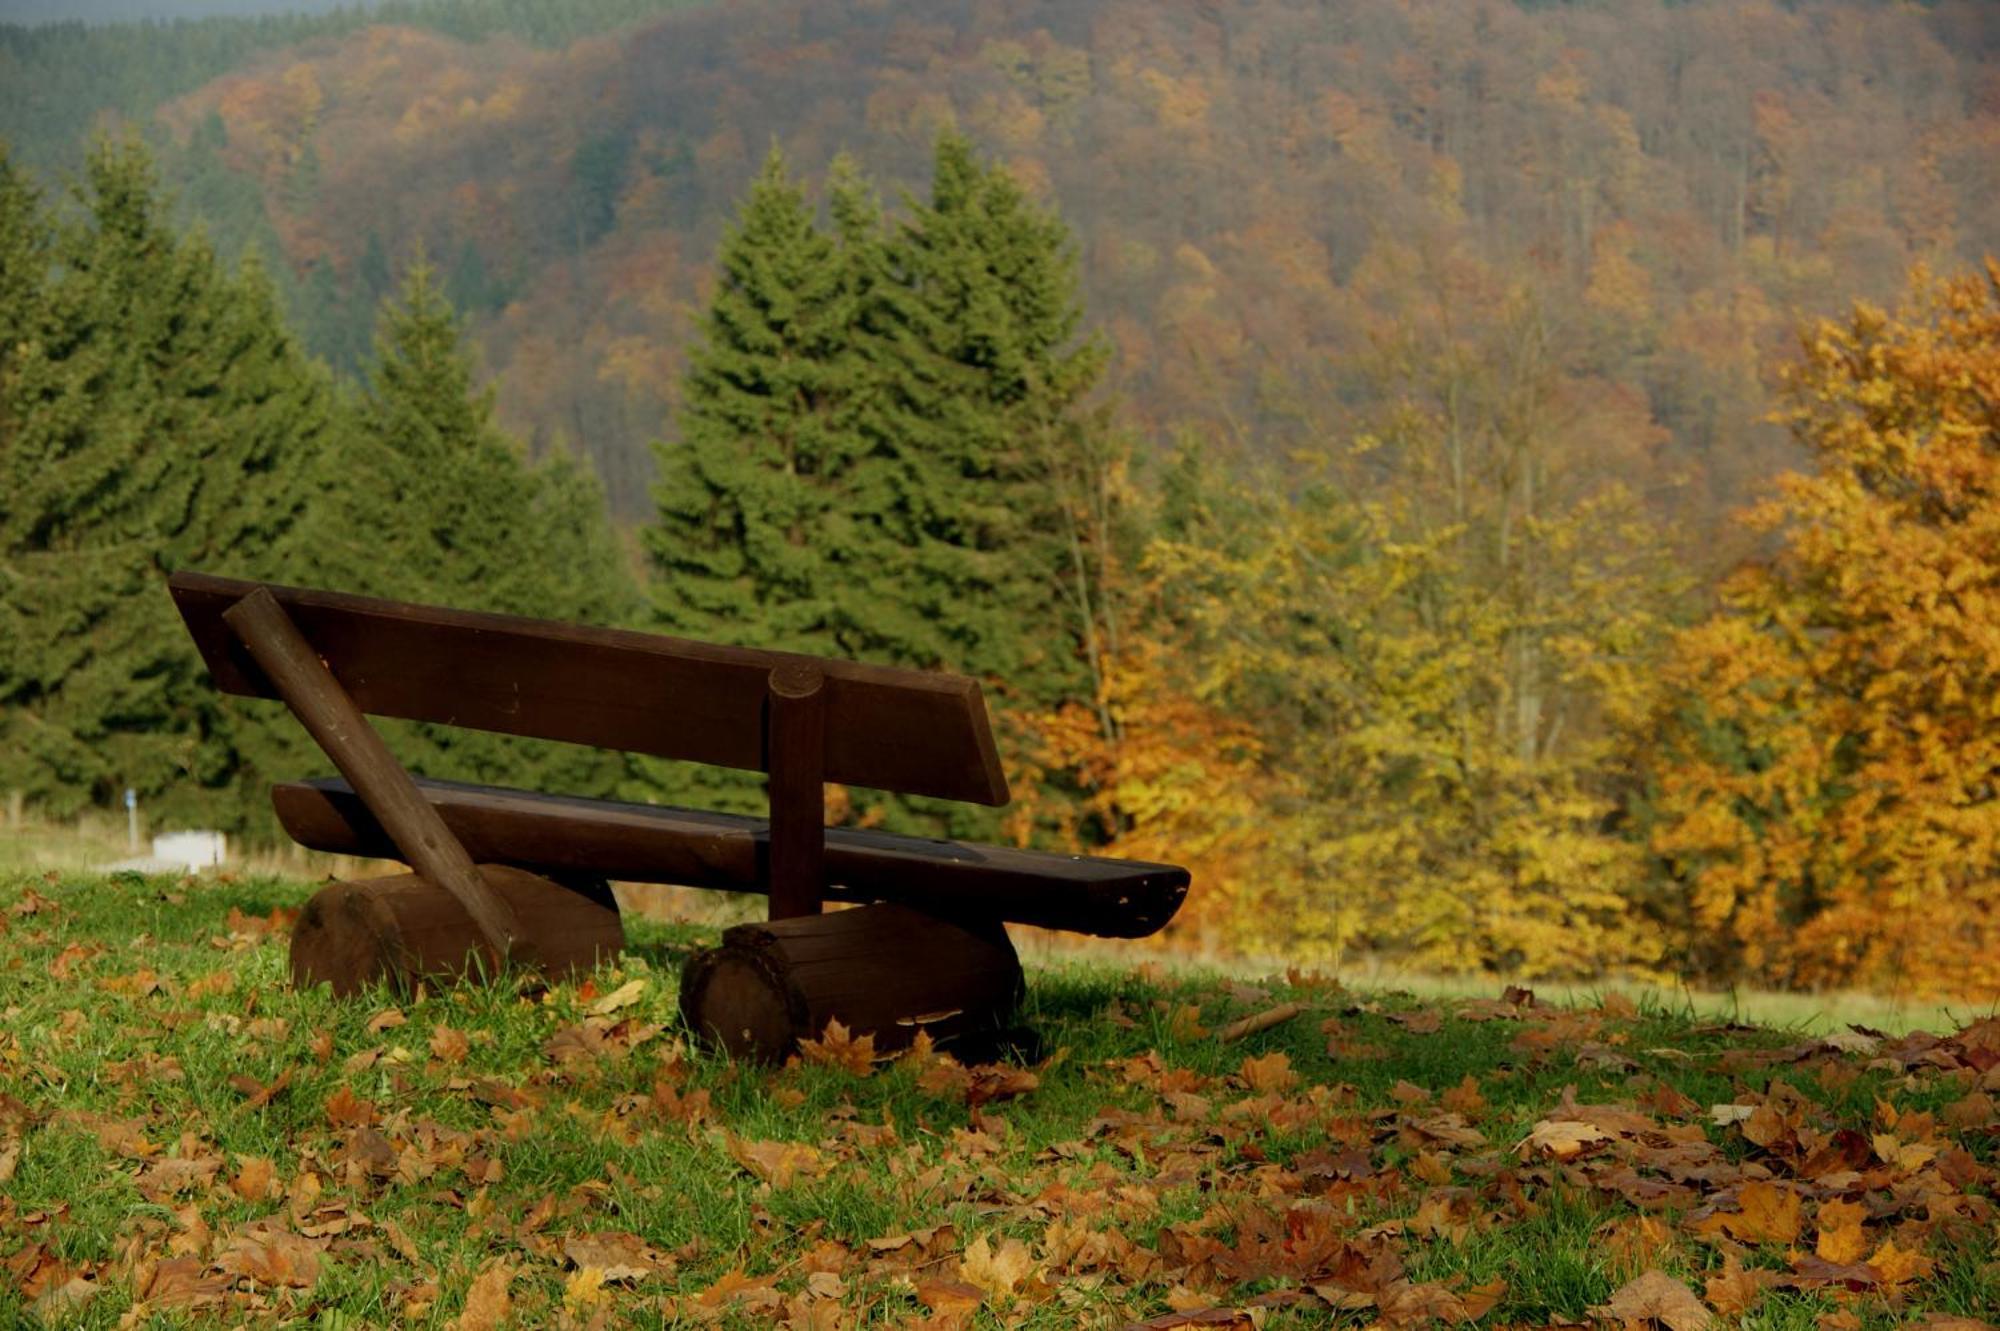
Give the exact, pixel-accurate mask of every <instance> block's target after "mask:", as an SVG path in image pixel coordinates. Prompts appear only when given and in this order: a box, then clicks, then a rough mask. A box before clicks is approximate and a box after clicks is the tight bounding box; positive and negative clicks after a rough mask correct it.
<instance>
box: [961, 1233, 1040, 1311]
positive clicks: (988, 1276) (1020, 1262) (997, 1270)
mask: <svg viewBox="0 0 2000 1331" xmlns="http://www.w3.org/2000/svg"><path fill="white" fill-rule="evenodd" d="M1034 1269H1035V1259H1034V1257H1033V1256H1031V1255H1030V1254H1029V1252H1028V1245H1026V1244H1025V1243H1023V1242H1021V1240H1019V1239H1011V1238H1010V1239H1002V1240H1001V1241H1000V1247H999V1248H998V1250H995V1249H994V1248H993V1247H992V1245H990V1244H989V1243H987V1241H986V1236H985V1235H984V1234H981V1235H980V1236H979V1237H978V1238H976V1239H974V1240H973V1241H972V1242H971V1243H969V1244H967V1245H966V1248H965V1257H964V1259H963V1260H961V1261H960V1262H959V1264H958V1273H959V1275H960V1276H961V1277H963V1278H964V1279H965V1280H967V1281H970V1282H971V1283H972V1284H974V1285H977V1286H979V1288H981V1289H983V1290H985V1291H986V1292H987V1293H988V1294H992V1295H997V1296H999V1297H1001V1298H1003V1299H1004V1298H1007V1297H1009V1296H1011V1295H1012V1294H1013V1292H1014V1288H1015V1286H1017V1285H1019V1284H1020V1283H1021V1282H1022V1281H1023V1280H1025V1279H1027V1277H1028V1273H1029V1272H1031V1271H1033V1270H1034Z"/></svg>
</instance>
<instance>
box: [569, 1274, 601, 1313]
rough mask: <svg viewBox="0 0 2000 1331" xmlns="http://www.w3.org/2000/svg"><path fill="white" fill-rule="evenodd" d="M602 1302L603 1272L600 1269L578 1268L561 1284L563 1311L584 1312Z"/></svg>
mask: <svg viewBox="0 0 2000 1331" xmlns="http://www.w3.org/2000/svg"><path fill="white" fill-rule="evenodd" d="M602 1302H604V1270H603V1268H602V1267H596V1266H582V1267H578V1268H577V1269H576V1270H575V1271H573V1272H571V1274H570V1276H569V1278H568V1279H567V1280H565V1281H564V1282H563V1307H564V1309H565V1310H567V1311H569V1312H572V1313H576V1312H584V1311H588V1310H589V1309H591V1308H594V1307H596V1306H597V1305H598V1304H600V1303H602Z"/></svg>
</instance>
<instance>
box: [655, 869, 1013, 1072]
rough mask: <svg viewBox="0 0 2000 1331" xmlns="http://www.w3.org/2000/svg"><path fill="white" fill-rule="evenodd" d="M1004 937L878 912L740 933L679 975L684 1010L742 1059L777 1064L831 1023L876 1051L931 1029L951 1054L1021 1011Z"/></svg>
mask: <svg viewBox="0 0 2000 1331" xmlns="http://www.w3.org/2000/svg"><path fill="white" fill-rule="evenodd" d="M1022 987H1023V986H1022V976H1021V963H1020V960H1019V958H1017V957H1016V956H1015V953H1014V946H1013V944H1012V942H1010V941H1009V940H1008V938H1007V931H1006V930H1005V929H1002V928H1000V927H998V926H996V925H987V926H983V927H980V926H974V927H965V926H961V925H958V924H953V923H950V922H948V921H945V920H940V919H937V918H935V917H933V916H930V915H926V914H924V913H922V912H920V911H915V910H911V909H909V908H907V907H904V906H898V905H891V904H886V903H885V904H881V905H874V906H863V907H861V908H859V909H856V910H843V911H835V912H833V913H831V914H827V915H813V916H801V917H799V918H796V919H789V920H772V921H770V922H768V923H765V924H745V925H738V926H737V927H736V928H734V929H730V930H728V931H726V932H725V933H724V934H723V935H722V946H721V947H719V948H714V949H712V950H710V951H707V952H703V953H700V954H698V955H697V956H696V957H694V958H693V959H692V960H691V961H689V963H688V964H687V966H686V967H685V968H684V969H683V970H682V972H681V1013H682V1015H683V1016H684V1017H686V1019H687V1022H688V1025H689V1026H690V1027H691V1028H692V1029H693V1030H694V1031H695V1032H696V1034H697V1035H699V1036H701V1037H702V1038H703V1039H705V1040H707V1041H709V1042H710V1043H711V1044H714V1045H716V1046H718V1047H720V1048H722V1049H725V1050H727V1051H728V1052H729V1053H730V1054H731V1055H732V1056H734V1057H738V1058H747V1059H754V1060H757V1061H760V1062H772V1063H775V1062H779V1061H782V1060H783V1059H784V1058H785V1057H786V1056H787V1055H789V1054H791V1053H792V1052H793V1051H794V1050H795V1049H796V1048H797V1045H798V1041H799V1040H801V1039H811V1038H817V1037H818V1036H820V1035H821V1034H823V1033H824V1032H825V1030H826V1027H827V1023H828V1022H829V1021H839V1022H840V1023H841V1024H842V1025H844V1026H846V1027H847V1028H848V1030H849V1031H850V1032H851V1033H852V1034H853V1035H854V1036H855V1037H857V1038H858V1037H860V1036H862V1035H872V1036H874V1038H875V1048H876V1051H877V1052H881V1053H887V1052H893V1051H895V1050H898V1049H902V1048H905V1047H907V1046H908V1045H909V1044H910V1042H911V1041H913V1040H914V1039H916V1036H917V1032H918V1031H920V1030H922V1031H928V1032H929V1033H930V1036H931V1039H932V1040H933V1041H935V1042H936V1043H937V1044H938V1045H940V1046H941V1047H944V1048H947V1049H948V1048H950V1047H951V1046H952V1045H953V1044H955V1043H958V1042H960V1041H965V1040H977V1039H979V1038H981V1037H984V1036H990V1035H991V1034H992V1033H993V1032H995V1031H998V1030H1000V1029H1001V1028H1003V1027H1005V1026H1006V1025H1007V1024H1008V1023H1009V1021H1010V1020H1011V1019H1012V1017H1013V1013H1014V1011H1015V1009H1016V1008H1017V1007H1018V1006H1019V1005H1020V1001H1021V994H1022Z"/></svg>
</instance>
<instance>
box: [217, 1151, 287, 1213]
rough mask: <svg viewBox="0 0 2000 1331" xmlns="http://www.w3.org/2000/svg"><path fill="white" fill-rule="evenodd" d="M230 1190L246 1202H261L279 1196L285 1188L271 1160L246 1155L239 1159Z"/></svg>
mask: <svg viewBox="0 0 2000 1331" xmlns="http://www.w3.org/2000/svg"><path fill="white" fill-rule="evenodd" d="M229 1190H230V1191H231V1192H233V1193H235V1194H236V1195H237V1196H238V1197H241V1198H242V1199H243V1200H244V1201H246V1202H261V1201H265V1200H268V1199H269V1198H271V1197H275V1196H277V1195H278V1194H279V1193H280V1192H282V1191H284V1188H283V1186H282V1185H281V1184H280V1183H279V1182H278V1171H277V1169H276V1168H275V1167H274V1166H273V1165H272V1164H271V1162H270V1161H269V1160H266V1159H264V1158H263V1157H262V1156H255V1155H244V1156H238V1157H237V1164H236V1177H235V1178H233V1179H231V1180H229Z"/></svg>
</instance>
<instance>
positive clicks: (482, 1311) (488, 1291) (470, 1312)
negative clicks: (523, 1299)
mask: <svg viewBox="0 0 2000 1331" xmlns="http://www.w3.org/2000/svg"><path fill="white" fill-rule="evenodd" d="M513 1280H514V1272H513V1269H512V1268H511V1267H509V1266H508V1265H507V1264H506V1263H504V1262H495V1263H494V1264H493V1265H491V1266H489V1267H487V1268H486V1269H485V1270H484V1271H481V1272H480V1273H479V1274H478V1275H477V1276H475V1277H474V1278H473V1281H472V1285H471V1287H470V1288H469V1289H467V1290H466V1291H465V1307H464V1308H463V1309H461V1310H460V1312H459V1314H458V1320H457V1321H455V1322H453V1323H452V1331H497V1328H498V1327H499V1325H500V1323H502V1322H504V1321H506V1320H507V1314H509V1313H510V1312H512V1311H513V1310H514V1296H513V1295H512V1294H510V1293H509V1292H508V1288H507V1287H508V1286H509V1285H510V1284H512V1283H513Z"/></svg>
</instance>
